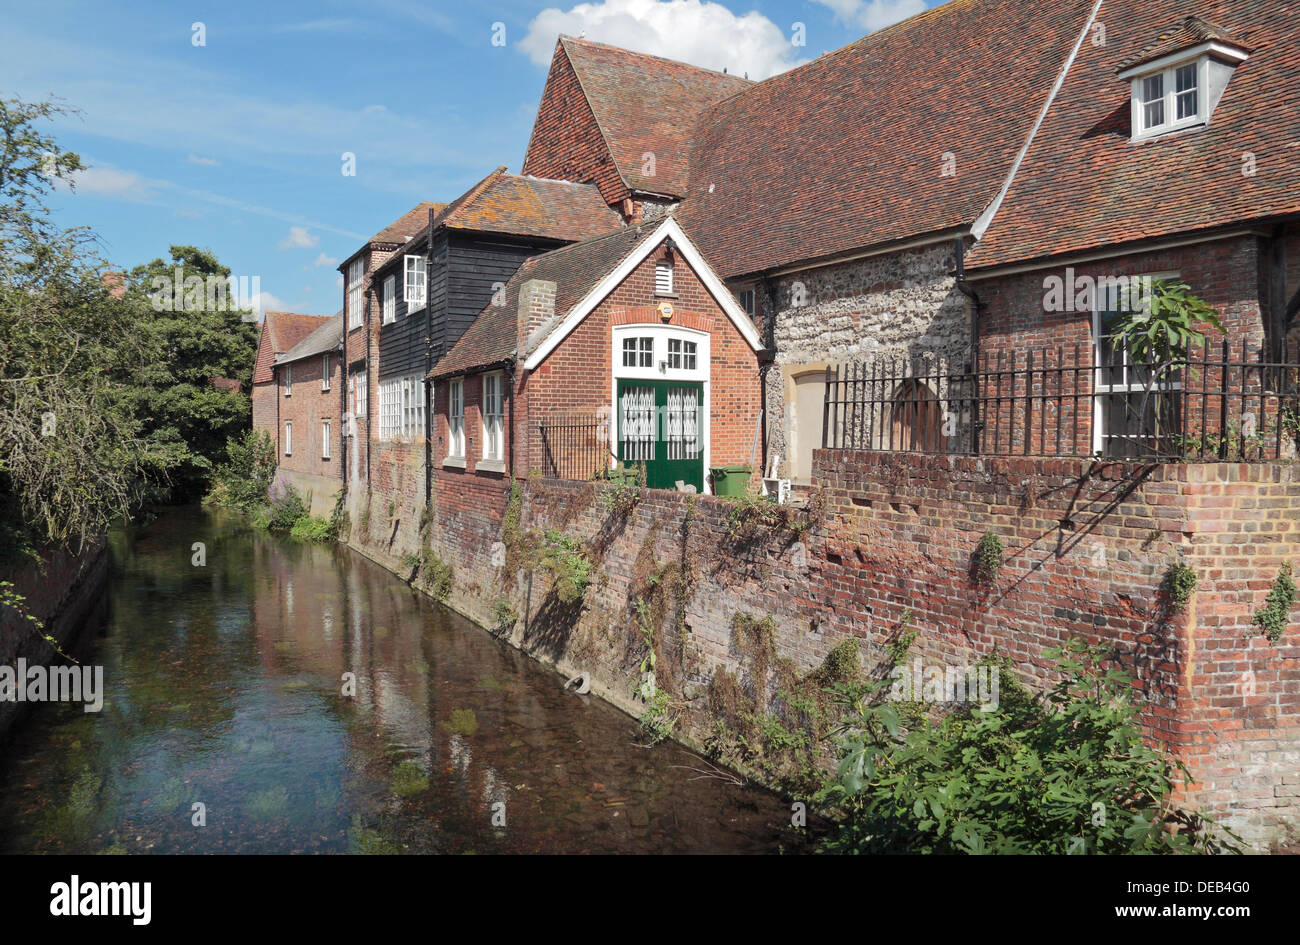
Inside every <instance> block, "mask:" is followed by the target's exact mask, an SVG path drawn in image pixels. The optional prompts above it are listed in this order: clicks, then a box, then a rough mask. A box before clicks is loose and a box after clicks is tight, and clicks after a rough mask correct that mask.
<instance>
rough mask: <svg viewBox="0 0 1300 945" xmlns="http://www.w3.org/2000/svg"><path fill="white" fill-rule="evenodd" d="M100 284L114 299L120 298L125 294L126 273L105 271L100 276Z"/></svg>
mask: <svg viewBox="0 0 1300 945" xmlns="http://www.w3.org/2000/svg"><path fill="white" fill-rule="evenodd" d="M100 280H101V284H102V285H103V287H104V288H105V289H107V290H108V294H109V295H111V296H112V297H113V298H115V299H120V298H121V297H122V296H124V295H126V273H125V272H106V273H104V274H103V275H102V276H100Z"/></svg>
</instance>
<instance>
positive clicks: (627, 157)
mask: <svg viewBox="0 0 1300 945" xmlns="http://www.w3.org/2000/svg"><path fill="white" fill-rule="evenodd" d="M560 45H561V46H562V47H563V49H564V52H565V54H566V55H567V56H568V57H569V62H570V63H572V65H573V69H574V72H575V73H576V74H577V76H578V81H579V82H580V83H581V85H582V90H583V93H584V94H585V95H586V97H587V102H588V104H590V105H591V111H592V113H593V114H594V115H595V116H596V123H597V124H598V125H599V126H600V130H601V133H602V134H603V135H604V137H605V143H606V144H607V145H608V146H609V150H610V156H611V157H612V158H613V159H614V163H615V164H616V165H617V167H618V170H619V174H620V175H621V176H622V177H623V181H624V183H626V184H627V186H628V187H629V188H630V189H632V190H639V191H646V192H649V193H655V194H667V195H669V196H674V197H680V196H682V195H684V194H685V193H686V182H687V174H688V171H689V156H690V142H689V137H690V131H691V129H692V128H693V127H694V125H695V121H696V119H697V118H698V117H699V115H700V113H701V112H703V111H704V110H705V109H706V108H708V107H709V106H710V105H714V104H716V103H717V102H720V101H722V100H724V99H727V98H730V97H731V96H733V95H735V94H736V93H737V92H740V91H741V90H743V89H746V88H749V87H750V86H752V85H753V84H754V83H752V82H750V81H749V80H748V79H743V78H741V77H740V76H734V75H727V74H726V73H723V72H714V71H712V70H711V69H701V68H699V67H698V66H691V65H687V64H686V63H684V62H674V61H673V60H671V59H661V58H660V57H658V56H650V55H647V54H645V53H638V52H632V51H630V50H627V49H619V48H618V47H616V46H606V45H605V44H603V43H594V42H591V41H590V40H586V39H574V38H573V37H570V36H562V37H560ZM646 154H653V155H654V169H653V170H654V174H653V176H651V175H648V174H645V173H643V171H645V170H647V169H648V168H647V166H646V165H645V155H646Z"/></svg>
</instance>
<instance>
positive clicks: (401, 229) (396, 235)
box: [370, 200, 447, 243]
mask: <svg viewBox="0 0 1300 945" xmlns="http://www.w3.org/2000/svg"><path fill="white" fill-rule="evenodd" d="M446 208H447V205H446V204H445V203H439V202H437V201H435V200H422V201H420V203H418V204H416V205H415V206H414V207H412V208H411V209H410V210H408V211H407V212H406V213H404V214H403V215H402V216H400V217H399V218H398V219H396V220H394V221H393V222H392V223H390V224H388V226H386V227H384V228H383V229H382V230H380V231H379V232H378V233H376V234H375V235H374V236H372V237H370V242H371V243H403V242H405V241H406V238H407V237H408V236H414V235H415V234H416V233H417V232H419V230H420V229H421V228H422V227H423V226H425V225H426V224H427V223H428V222H429V210H430V209H432V210H433V212H434V215H435V216H436V215H437V214H439V213H442V211H443V210H445V209H446Z"/></svg>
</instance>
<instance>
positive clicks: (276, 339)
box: [252, 312, 329, 443]
mask: <svg viewBox="0 0 1300 945" xmlns="http://www.w3.org/2000/svg"><path fill="white" fill-rule="evenodd" d="M328 317H329V316H327V315H304V314H301V313H298V312H267V313H266V317H265V318H264V319H263V320H262V331H261V334H260V335H259V336H258V340H257V360H256V361H255V362H254V365H253V395H252V399H253V429H254V430H264V431H265V432H266V435H267V436H269V437H270V438H271V441H272V442H273V443H274V442H277V440H276V438H277V437H278V436H279V427H280V419H279V418H280V413H279V411H280V391H279V390H278V388H277V387H276V378H275V360H276V358H278V357H279V356H280V355H282V354H284V353H285V352H287V351H288V350H289V349H290V348H292V347H293V346H294V345H296V344H297V343H298V342H300V341H302V340H303V339H304V338H306V337H307V336H308V335H310V334H311V333H312V332H313V331H315V330H316V329H317V328H319V327H320V326H321V323H322V322H323V321H324V320H325V319H327V318H328Z"/></svg>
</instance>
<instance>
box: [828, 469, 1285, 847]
mask: <svg viewBox="0 0 1300 945" xmlns="http://www.w3.org/2000/svg"><path fill="white" fill-rule="evenodd" d="M814 465H815V467H816V470H815V476H816V478H817V480H818V481H819V482H822V483H824V484H825V488H826V496H827V499H828V506H829V508H830V509H831V511H832V518H831V520H830V521H829V522H828V525H827V528H826V530H825V532H824V535H825V542H824V545H823V546H822V547H821V548H820V549H819V552H820V553H817V554H815V555H814V557H815V563H814V564H813V566H812V569H813V573H812V575H811V579H810V581H809V587H810V589H809V593H808V600H807V604H808V607H809V612H810V614H813V615H816V614H822V615H824V617H823V619H827V620H829V621H831V622H832V623H833V625H835V626H837V627H838V628H840V629H842V630H843V631H845V632H848V633H853V634H857V635H860V636H862V637H863V638H864V639H865V640H867V641H870V642H871V643H873V644H875V645H876V646H877V647H878V646H880V645H881V644H882V643H883V642H884V641H885V640H886V639H888V638H889V637H890V636H891V635H892V634H893V633H896V632H897V631H898V628H899V627H901V625H902V623H903V620H904V616H905V614H907V613H908V612H909V611H910V626H911V627H912V628H913V629H915V630H916V631H917V632H918V634H919V635H918V638H917V641H916V646H917V648H918V649H919V651H920V652H922V653H924V654H925V656H926V657H928V658H930V659H932V660H934V661H939V662H949V663H952V662H957V663H960V662H962V661H964V660H965V659H966V654H969V653H971V652H974V653H988V652H990V651H992V650H993V649H994V648H996V649H997V650H998V651H999V652H1002V653H1005V654H1007V655H1008V656H1010V657H1011V658H1012V660H1013V661H1014V662H1015V663H1016V665H1017V666H1018V667H1020V669H1021V672H1022V673H1024V674H1026V675H1028V676H1030V677H1031V678H1036V679H1037V680H1038V682H1039V684H1040V685H1041V684H1045V683H1046V682H1047V681H1048V679H1047V675H1046V666H1047V662H1046V659H1045V657H1044V650H1046V649H1047V648H1049V647H1054V646H1059V645H1060V644H1061V643H1062V642H1064V641H1065V640H1066V639H1068V638H1070V637H1073V636H1080V637H1084V638H1085V639H1088V640H1089V641H1091V642H1101V643H1104V644H1106V645H1108V646H1110V647H1113V648H1114V650H1115V652H1116V655H1117V658H1118V660H1119V662H1120V663H1121V664H1122V665H1123V666H1124V667H1125V668H1126V669H1127V670H1128V671H1129V672H1130V673H1132V674H1133V675H1134V676H1135V678H1136V682H1135V687H1136V689H1137V691H1138V692H1139V694H1140V695H1141V697H1142V699H1143V719H1144V722H1145V724H1146V726H1147V727H1148V730H1149V731H1150V733H1151V734H1152V736H1153V738H1154V739H1156V740H1158V741H1159V742H1161V743H1163V744H1165V745H1166V746H1167V747H1169V748H1170V749H1171V750H1172V751H1174V752H1175V753H1176V754H1178V755H1179V756H1181V757H1182V758H1184V759H1185V760H1186V762H1187V764H1188V766H1189V768H1190V769H1191V770H1192V772H1193V775H1194V777H1195V778H1196V780H1197V781H1198V782H1199V783H1198V784H1197V785H1196V786H1195V788H1194V789H1193V792H1192V793H1193V796H1194V798H1195V800H1197V801H1198V802H1200V803H1201V804H1203V805H1204V806H1205V807H1206V808H1208V809H1210V810H1211V811H1213V812H1215V813H1218V814H1226V815H1228V821H1229V823H1230V825H1231V826H1233V827H1234V829H1238V830H1239V831H1242V832H1243V835H1244V836H1248V837H1249V838H1250V839H1253V840H1258V839H1260V838H1262V837H1265V836H1268V835H1270V834H1272V835H1276V833H1277V825H1278V823H1279V822H1280V821H1281V820H1282V819H1286V818H1290V819H1294V818H1295V817H1296V816H1297V814H1300V799H1297V796H1296V795H1297V791H1296V785H1295V784H1293V783H1290V781H1291V780H1293V778H1294V772H1295V771H1296V770H1297V764H1298V763H1300V680H1297V679H1296V677H1295V674H1294V673H1293V672H1288V671H1287V669H1286V667H1288V666H1290V665H1293V663H1294V661H1295V659H1296V658H1297V657H1298V656H1300V631H1298V630H1296V629H1294V628H1293V629H1292V630H1290V631H1289V632H1288V633H1287V634H1286V635H1285V636H1284V637H1283V638H1282V640H1281V641H1280V642H1279V644H1277V645H1273V644H1269V643H1268V642H1267V641H1266V640H1265V639H1263V638H1262V637H1261V636H1260V634H1259V629H1258V628H1257V627H1253V626H1252V625H1251V619H1252V617H1253V615H1254V613H1255V610H1256V609H1257V608H1258V607H1260V606H1261V605H1262V604H1263V602H1264V598H1265V597H1266V595H1267V592H1268V588H1269V587H1270V586H1271V583H1272V581H1273V579H1274V578H1275V577H1276V575H1277V571H1278V568H1279V567H1280V565H1281V564H1282V563H1283V562H1284V561H1287V560H1294V558H1295V557H1296V555H1297V553H1300V532H1297V531H1296V530H1295V526H1294V525H1293V523H1292V522H1291V521H1290V520H1289V519H1288V511H1289V510H1290V509H1292V508H1295V506H1296V503H1297V502H1298V501H1300V469H1297V467H1296V466H1294V465H1291V464H1258V465H1236V464H1186V465H1168V466H1156V467H1141V466H1137V465H1130V464H1093V463H1092V461H1090V460H1033V459H994V458H989V457H986V458H982V459H976V458H957V457H937V456H921V455H917V454H887V453H833V452H829V451H818V452H817V453H816V454H815V460H814ZM985 532H993V533H995V534H997V535H998V536H999V537H1000V538H1001V539H1002V541H1003V543H1004V546H1005V563H1004V565H1003V567H1002V570H1001V572H1000V573H999V575H998V577H997V580H996V586H995V587H993V588H987V587H985V586H983V585H980V584H978V583H977V582H976V581H974V580H973V579H972V578H971V575H970V567H971V556H972V554H973V552H974V549H975V546H976V545H977V543H978V542H979V540H980V538H981V536H982V535H983V534H984V533H985ZM1180 556H1181V557H1182V558H1183V559H1184V560H1185V561H1186V562H1187V563H1188V564H1189V565H1190V566H1192V567H1193V568H1194V569H1195V570H1196V571H1197V574H1198V578H1199V586H1198V590H1197V592H1196V595H1195V597H1194V599H1193V602H1192V604H1191V606H1190V607H1189V608H1188V609H1187V611H1186V612H1184V613H1170V612H1169V611H1168V609H1167V604H1168V601H1167V595H1166V594H1165V592H1164V590H1163V589H1162V583H1163V581H1164V578H1165V575H1166V573H1167V571H1168V569H1169V566H1170V564H1171V563H1172V562H1173V561H1175V560H1177V559H1178V558H1179V557H1180Z"/></svg>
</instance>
